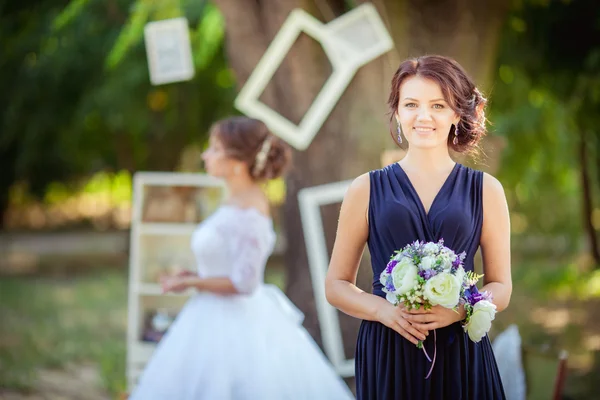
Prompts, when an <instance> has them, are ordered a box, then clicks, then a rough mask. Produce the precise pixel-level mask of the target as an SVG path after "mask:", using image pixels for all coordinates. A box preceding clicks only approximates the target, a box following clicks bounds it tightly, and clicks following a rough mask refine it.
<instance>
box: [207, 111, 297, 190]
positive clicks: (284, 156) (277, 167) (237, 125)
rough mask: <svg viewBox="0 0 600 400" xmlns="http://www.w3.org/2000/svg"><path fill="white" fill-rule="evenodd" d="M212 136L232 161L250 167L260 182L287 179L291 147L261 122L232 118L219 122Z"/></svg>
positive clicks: (244, 118)
mask: <svg viewBox="0 0 600 400" xmlns="http://www.w3.org/2000/svg"><path fill="white" fill-rule="evenodd" d="M211 134H213V135H216V137H217V138H218V139H219V141H220V142H221V143H222V144H223V146H224V147H225V149H226V151H227V153H228V155H229V156H230V157H232V158H235V159H237V160H240V161H243V162H245V163H246V164H247V165H248V168H249V170H250V174H251V175H252V177H253V178H254V179H255V180H257V181H262V180H267V179H274V178H277V177H279V176H281V175H283V173H284V172H285V170H286V168H287V166H288V164H289V163H290V159H291V150H290V148H289V146H288V145H287V144H286V143H285V142H284V141H283V140H281V139H279V138H278V137H277V136H275V135H273V134H272V133H271V132H270V131H269V129H268V128H267V126H266V125H265V124H264V123H263V122H262V121H259V120H257V119H253V118H248V117H230V118H227V119H224V120H221V121H218V122H216V123H215V124H214V125H213V126H212V128H211ZM259 153H261V155H259ZM257 156H258V157H257ZM262 156H264V157H262ZM261 158H262V159H263V161H262V162H261V161H260V159H261Z"/></svg>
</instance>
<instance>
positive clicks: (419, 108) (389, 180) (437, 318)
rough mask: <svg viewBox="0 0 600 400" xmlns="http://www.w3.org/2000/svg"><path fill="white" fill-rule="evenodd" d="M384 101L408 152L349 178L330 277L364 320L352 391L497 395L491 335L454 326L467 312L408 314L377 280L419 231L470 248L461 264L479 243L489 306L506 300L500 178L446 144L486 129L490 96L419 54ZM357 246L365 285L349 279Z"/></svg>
mask: <svg viewBox="0 0 600 400" xmlns="http://www.w3.org/2000/svg"><path fill="white" fill-rule="evenodd" d="M388 103H389V107H390V113H391V119H390V125H391V124H392V123H393V122H394V121H395V122H397V124H398V128H397V132H393V137H394V139H395V140H396V141H397V142H398V143H400V142H402V141H403V140H405V141H407V142H408V151H407V153H406V156H405V157H404V158H403V159H402V160H401V161H400V162H398V163H395V164H392V165H389V166H387V167H385V168H383V169H380V170H376V171H371V172H370V173H367V174H364V175H362V176H359V177H358V178H356V180H355V181H354V182H353V183H352V185H351V187H350V189H349V190H348V193H347V194H346V197H345V198H344V202H343V204H342V209H341V212H340V219H339V226H338V233H337V237H336V242H335V245H334V249H333V253H332V257H331V263H330V266H329V271H328V274H327V281H326V293H327V299H328V300H329V302H330V303H331V304H332V305H333V306H335V307H337V308H338V309H340V310H341V311H343V312H345V313H347V314H349V315H351V316H354V317H356V318H360V319H362V320H363V322H362V324H361V327H360V331H359V334H358V341H357V346H356V390H357V396H358V399H363V400H367V399H368V400H383V399H386V400H387V399H390V400H391V399H410V400H419V399H448V400H459V399H465V400H466V399H477V400H483V399H494V400H497V399H504V398H505V396H504V391H503V388H502V382H501V380H500V375H499V373H498V368H497V365H496V361H495V359H494V354H493V352H492V346H491V344H490V340H489V338H488V337H487V336H485V337H484V338H483V339H482V340H481V341H480V342H478V343H474V342H472V341H471V340H470V339H469V337H468V335H467V334H466V333H464V331H463V329H462V326H461V321H462V320H463V319H464V318H465V311H464V309H462V308H461V309H460V310H459V312H458V313H457V312H455V311H453V310H449V309H446V308H444V307H441V306H435V307H433V308H432V309H431V310H428V311H423V310H422V309H421V310H413V311H407V310H406V309H405V308H403V307H402V306H398V307H395V306H393V305H392V304H391V303H389V302H388V301H387V300H386V299H385V294H384V293H383V291H382V285H381V283H380V282H379V275H380V274H381V271H382V270H383V269H384V268H385V266H386V264H387V262H388V261H389V258H390V256H391V255H392V253H393V252H394V251H395V250H398V249H401V248H402V247H404V246H405V245H407V244H409V243H412V242H414V241H415V240H421V241H426V242H429V241H435V242H437V241H438V240H440V239H443V240H444V244H445V245H446V246H448V247H450V248H451V249H453V250H454V251H455V252H456V253H457V254H458V253H461V252H463V251H464V252H466V254H467V256H466V258H465V261H464V264H465V270H467V271H472V270H473V258H474V255H475V253H476V251H477V249H478V248H481V254H482V257H483V267H484V271H483V272H484V274H485V276H484V286H483V290H486V291H489V292H491V293H492V295H493V303H494V304H495V305H496V307H497V311H502V310H503V309H505V308H506V307H507V306H508V303H509V300H510V295H511V291H512V282H511V274H510V228H509V214H508V207H507V204H506V197H505V195H504V191H503V188H502V185H501V184H500V183H499V182H498V180H496V179H495V178H494V177H492V176H490V175H488V174H486V173H483V172H481V171H476V170H473V169H471V168H468V167H466V166H463V165H461V164H458V163H456V162H455V161H453V159H452V158H451V156H450V150H451V149H452V150H454V151H456V152H459V153H468V152H473V151H474V149H476V146H477V144H478V142H479V140H480V139H481V137H482V136H483V135H484V134H485V116H484V108H485V104H486V99H485V98H484V97H483V96H482V95H481V93H480V92H479V90H478V89H477V88H476V87H475V85H474V84H473V81H472V80H471V79H470V78H469V77H468V76H467V74H466V73H465V71H464V70H463V68H462V67H461V66H460V65H459V64H458V63H457V62H456V61H454V60H451V59H449V58H446V57H441V56H425V57H419V58H416V59H410V60H407V61H404V62H403V63H402V64H401V65H400V67H399V68H398V71H397V72H396V74H395V75H394V77H393V80H392V88H391V94H390V97H389V101H388ZM403 137H404V139H403ZM365 244H366V245H368V247H369V252H370V254H371V262H372V269H373V287H372V293H367V292H364V291H362V290H360V289H359V288H358V287H357V286H356V284H355V283H356V275H357V270H358V266H359V262H360V258H361V257H362V254H363V251H364V247H365ZM434 330H435V333H436V335H433V332H434ZM434 336H435V339H434ZM419 340H424V347H425V349H426V350H427V352H428V354H429V355H432V354H433V353H434V352H435V354H436V359H435V364H434V365H433V371H432V373H431V375H430V376H429V378H427V379H426V378H425V377H426V376H427V374H428V372H429V370H430V368H431V367H432V363H431V362H430V361H428V359H427V358H426V357H425V355H424V353H423V351H422V350H420V349H418V348H417V346H416V344H417V342H418V341H419ZM434 347H435V348H434Z"/></svg>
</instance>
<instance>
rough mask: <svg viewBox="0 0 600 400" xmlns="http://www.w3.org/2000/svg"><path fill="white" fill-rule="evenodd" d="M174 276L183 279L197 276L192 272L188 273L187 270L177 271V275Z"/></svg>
mask: <svg viewBox="0 0 600 400" xmlns="http://www.w3.org/2000/svg"><path fill="white" fill-rule="evenodd" d="M174 276H176V277H178V278H183V277H186V276H198V274H197V273H195V272H194V271H190V270H189V269H182V270H179V271H177V273H175V275H174Z"/></svg>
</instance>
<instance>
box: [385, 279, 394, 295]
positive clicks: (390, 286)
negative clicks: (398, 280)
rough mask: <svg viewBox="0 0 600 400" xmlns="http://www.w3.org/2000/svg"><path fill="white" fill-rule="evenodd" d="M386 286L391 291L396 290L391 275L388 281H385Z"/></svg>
mask: <svg viewBox="0 0 600 400" xmlns="http://www.w3.org/2000/svg"><path fill="white" fill-rule="evenodd" d="M385 288H386V289H387V290H388V291H389V292H393V291H394V290H396V288H395V287H394V280H393V279H392V277H391V276H388V277H387V279H386V281H385Z"/></svg>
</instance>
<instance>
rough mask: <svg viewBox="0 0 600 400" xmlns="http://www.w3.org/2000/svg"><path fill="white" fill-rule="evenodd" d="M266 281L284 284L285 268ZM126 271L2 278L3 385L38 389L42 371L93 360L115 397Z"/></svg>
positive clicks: (121, 366) (121, 362)
mask: <svg viewBox="0 0 600 400" xmlns="http://www.w3.org/2000/svg"><path fill="white" fill-rule="evenodd" d="M267 273H268V274H267V276H266V281H268V282H270V283H274V284H276V285H278V286H280V287H283V284H284V278H283V274H282V273H281V269H280V268H269V269H267ZM127 279H128V277H127V270H126V269H114V268H111V269H96V270H95V271H94V272H92V273H87V274H85V275H82V274H81V273H79V274H78V275H75V276H72V277H69V276H60V277H51V278H49V277H2V278H0V388H5V389H13V390H18V391H29V390H35V387H36V386H35V385H36V374H37V372H38V371H39V370H40V369H45V368H62V367H64V366H66V365H67V364H70V363H75V364H78V363H91V364H93V365H94V366H95V367H96V368H97V369H98V372H99V373H100V377H101V380H102V384H103V386H104V389H106V391H107V392H109V393H110V394H111V395H113V396H114V395H118V394H121V393H124V392H125V390H126V379H125V361H126V330H127Z"/></svg>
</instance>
